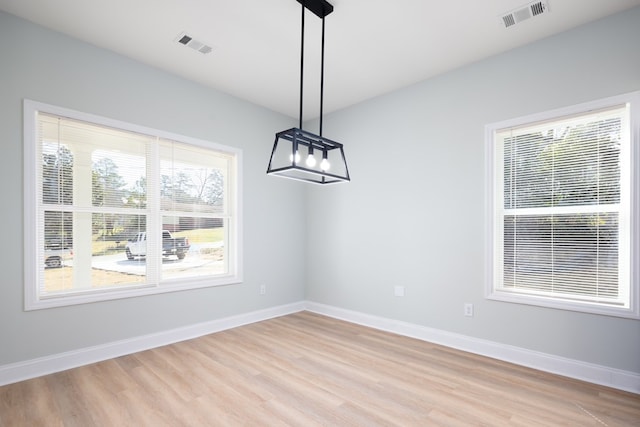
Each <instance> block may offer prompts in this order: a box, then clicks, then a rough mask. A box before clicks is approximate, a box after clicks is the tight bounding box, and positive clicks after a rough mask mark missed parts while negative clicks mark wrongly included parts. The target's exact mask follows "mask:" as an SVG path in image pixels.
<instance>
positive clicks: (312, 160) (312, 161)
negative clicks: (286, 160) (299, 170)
mask: <svg viewBox="0 0 640 427" xmlns="http://www.w3.org/2000/svg"><path fill="white" fill-rule="evenodd" d="M315 165H316V158H315V157H313V154H311V153H309V155H308V156H307V166H309V167H310V168H312V167H314V166H315Z"/></svg>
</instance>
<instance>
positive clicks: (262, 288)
mask: <svg viewBox="0 0 640 427" xmlns="http://www.w3.org/2000/svg"><path fill="white" fill-rule="evenodd" d="M266 293H267V285H260V295H264V294H266Z"/></svg>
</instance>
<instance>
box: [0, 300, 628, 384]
mask: <svg viewBox="0 0 640 427" xmlns="http://www.w3.org/2000/svg"><path fill="white" fill-rule="evenodd" d="M303 310H308V311H311V312H314V313H318V314H322V315H325V316H330V317H334V318H336V319H342V320H345V321H348V322H352V323H357V324H360V325H364V326H368V327H371V328H375V329H380V330H383V331H388V332H393V333H396V334H399V335H404V336H408V337H412V338H416V339H420V340H423V341H428V342H432V343H435V344H441V345H444V346H447V347H452V348H456V349H459V350H463V351H468V352H470V353H475V354H479V355H482V356H487V357H492V358H494V359H499V360H504V361H506V362H510V363H515V364H517V365H521V366H527V367H530V368H533V369H538V370H540V371H545V372H550V373H554V374H558V375H563V376H566V377H569V378H575V379H579V380H583V381H588V382H591V383H594V384H600V385H604V386H607V387H612V388H616V389H619V390H624V391H629V392H632V393H638V394H640V375H638V374H636V373H634V372H628V371H623V370H619V369H614V368H609V367H606V366H601V365H595V364H591V363H587V362H582V361H579V360H574V359H567V358H563V357H559V356H554V355H550V354H545V353H540V352H536V351H532V350H527V349H523V348H520V347H514V346H510V345H505V344H500V343H496V342H493V341H487V340H482V339H478V338H473V337H469V336H465V335H461V334H455V333H452V332H447V331H442V330H439V329H433V328H428V327H426V326H421V325H416V324H413V323H408V322H402V321H398V320H393V319H388V318H384V317H379V316H373V315H370V314H364V313H360V312H357V311H351V310H345V309H342V308H338V307H334V306H329V305H324V304H319V303H315V302H311V301H301V302H298V303H293V304H287V305H282V306H277V307H271V308H267V309H264V310H258V311H253V312H250V313H244V314H239V315H236V316H231V317H226V318H223V319H217V320H213V321H210V322H204V323H198V324H195V325H190V326H186V327H183V328H177V329H171V330H168V331H163V332H158V333H155V334H149V335H144V336H140V337H135V338H130V339H127V340H122V341H115V342H111V343H106V344H102V345H98V346H94V347H87V348H82V349H79V350H74V351H69V352H65V353H59V354H54V355H51V356H46V357H41V358H37V359H32V360H27V361H23V362H17V363H12V364H8V365H3V366H0V386H2V385H6V384H11V383H15V382H18V381H23V380H27V379H30V378H36V377H39V376H42V375H47V374H51V373H54V372H60V371H64V370H67V369H71V368H76V367H79V366H83V365H88V364H90V363H96V362H100V361H103V360H107V359H112V358H114V357H120V356H124V355H127V354H132V353H135V352H138V351H144V350H148V349H151V348H156V347H161V346H163V345H168V344H173V343H176V342H179V341H184V340H188V339H192V338H197V337H200V336H203V335H207V334H212V333H215V332H220V331H224V330H227V329H231V328H235V327H238V326H242V325H246V324H250V323H255V322H260V321H263V320H267V319H271V318H274V317H279V316H284V315H287V314H291V313H296V312H299V311H303Z"/></svg>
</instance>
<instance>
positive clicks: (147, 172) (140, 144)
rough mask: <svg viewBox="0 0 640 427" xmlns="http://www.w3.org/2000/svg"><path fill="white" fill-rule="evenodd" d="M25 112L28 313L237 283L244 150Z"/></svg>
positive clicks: (42, 108) (80, 116) (67, 115)
mask: <svg viewBox="0 0 640 427" xmlns="http://www.w3.org/2000/svg"><path fill="white" fill-rule="evenodd" d="M24 112H25V116H24V117H25V119H24V120H25V129H24V131H25V308H26V309H37V308H46V307H52V306H60V305H68V304H78V303H84V302H93V301H100V300H105V299H115V298H124V297H129V296H139V295H146V294H152V293H159V292H168V291H178V290H185V289H193V288H198V287H205V286H215V285H220V284H230V283H238V282H240V281H241V272H242V269H241V267H242V265H241V264H242V263H241V247H240V243H241V210H240V203H239V201H240V191H241V185H240V173H239V169H240V162H241V152H240V151H239V150H238V149H235V148H232V147H227V146H223V145H220V144H214V143H212V142H208V141H202V140H197V139H194V138H189V137H184V136H180V135H175V134H170V133H167V132H163V131H159V130H154V129H149V128H144V127H141V126H137V125H132V124H128V123H123V122H119V121H115V120H111V119H106V118H103V117H97V116H93V115H88V114H84V113H80V112H76V111H72V110H67V109H62V108H59V107H56V106H51V105H46V104H42V103H37V102H33V101H28V100H26V101H25V105H24Z"/></svg>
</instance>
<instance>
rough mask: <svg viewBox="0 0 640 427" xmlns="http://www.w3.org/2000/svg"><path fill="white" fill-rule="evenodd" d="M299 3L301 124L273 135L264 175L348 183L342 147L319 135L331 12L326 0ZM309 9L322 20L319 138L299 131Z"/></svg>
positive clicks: (299, 0)
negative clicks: (327, 20)
mask: <svg viewBox="0 0 640 427" xmlns="http://www.w3.org/2000/svg"><path fill="white" fill-rule="evenodd" d="M297 1H298V2H299V3H300V4H302V18H301V19H302V37H301V38H302V40H301V43H300V45H301V48H300V124H299V126H298V127H297V128H291V129H287V130H283V131H281V132H278V133H276V140H275V141H274V143H273V150H271V158H270V159H269V166H268V167H267V174H269V175H276V176H281V177H283V178H289V179H296V180H299V181H306V182H312V183H314V184H333V183H338V182H346V181H350V180H351V178H350V177H349V168H348V167H347V160H346V158H345V157H344V150H343V148H342V144H340V143H339V142H335V141H332V140H330V139H327V138H324V137H323V136H322V108H323V100H324V18H325V16H327V15H328V14H330V13H331V12H333V6H332V5H331V4H330V3H329V2H327V1H325V0H297ZM305 9H309V10H310V11H311V12H313V13H314V14H316V15H317V16H318V17H319V18H321V19H322V59H321V70H320V135H315V134H313V133H311V132H307V131H304V130H302V107H303V101H302V95H303V88H304V84H303V70H304V12H305Z"/></svg>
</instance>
